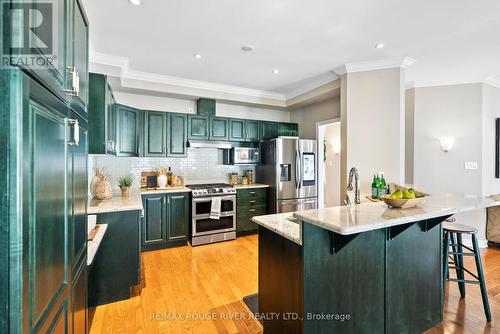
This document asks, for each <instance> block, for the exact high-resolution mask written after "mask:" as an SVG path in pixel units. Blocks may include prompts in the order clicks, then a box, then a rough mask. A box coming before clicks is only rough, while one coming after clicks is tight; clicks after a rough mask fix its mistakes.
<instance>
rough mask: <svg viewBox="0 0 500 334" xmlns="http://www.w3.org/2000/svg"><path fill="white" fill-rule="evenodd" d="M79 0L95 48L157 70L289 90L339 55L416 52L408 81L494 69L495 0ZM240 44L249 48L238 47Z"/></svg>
mask: <svg viewBox="0 0 500 334" xmlns="http://www.w3.org/2000/svg"><path fill="white" fill-rule="evenodd" d="M84 3H85V8H86V11H87V15H88V17H89V20H90V40H91V47H92V49H93V52H95V53H98V54H101V55H109V56H116V57H120V59H122V58H124V59H128V65H127V66H128V67H129V69H130V70H134V71H139V72H141V73H142V72H146V73H150V74H154V75H156V76H158V75H159V76H170V77H177V78H183V79H190V80H197V81H202V82H211V83H217V84H223V85H230V86H237V87H244V88H249V89H254V90H259V91H266V92H272V93H277V94H284V95H290V94H293V92H296V91H298V90H300V89H301V88H302V87H309V86H313V85H314V84H315V83H324V82H327V81H328V80H330V79H331V78H334V77H335V75H334V74H333V73H332V70H333V69H335V68H337V67H338V66H340V65H342V64H344V63H351V62H362V61H363V62H364V61H377V60H382V59H387V58H400V57H405V56H407V57H411V58H413V59H415V60H416V63H415V64H414V65H412V66H411V67H410V68H409V69H408V70H407V79H406V80H407V82H414V84H415V85H416V86H427V85H438V84H451V83H460V82H478V81H483V80H485V78H486V77H488V76H489V75H495V76H497V75H500V1H498V0H480V1H457V0H439V1H436V0H419V1H415V0H412V1H407V0H350V1H339V0H336V1H335V0H253V1H248V0H209V1H208V0H204V1H203V0H198V1H195V0H168V1H165V0H143V4H142V5H140V6H134V5H132V4H130V2H129V1H128V0H106V1H103V0H85V1H84ZM377 43H384V44H385V48H383V49H375V48H374V46H375V44H377ZM245 44H250V45H253V46H255V50H254V51H253V52H243V51H241V49H240V48H241V46H242V45H245ZM193 53H200V54H201V55H202V58H201V59H199V60H198V59H195V58H194V57H193V56H192V55H193ZM275 68H277V69H279V70H280V73H279V74H278V75H275V74H273V73H272V70H273V69H275Z"/></svg>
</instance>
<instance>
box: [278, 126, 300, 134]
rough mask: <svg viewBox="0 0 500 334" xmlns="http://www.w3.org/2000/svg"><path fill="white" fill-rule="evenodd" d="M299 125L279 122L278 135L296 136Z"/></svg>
mask: <svg viewBox="0 0 500 334" xmlns="http://www.w3.org/2000/svg"><path fill="white" fill-rule="evenodd" d="M298 135H299V125H298V124H296V123H280V124H279V129H278V136H294V137H296V136H298Z"/></svg>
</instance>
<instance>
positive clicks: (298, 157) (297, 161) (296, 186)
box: [295, 150, 300, 189]
mask: <svg viewBox="0 0 500 334" xmlns="http://www.w3.org/2000/svg"><path fill="white" fill-rule="evenodd" d="M299 163H300V156H299V150H295V188H296V189H299V187H300V185H299V182H300V176H299V175H300V169H299Z"/></svg>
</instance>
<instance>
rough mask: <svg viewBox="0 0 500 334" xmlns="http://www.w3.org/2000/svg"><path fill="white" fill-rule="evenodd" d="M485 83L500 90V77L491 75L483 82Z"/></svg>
mask: <svg viewBox="0 0 500 334" xmlns="http://www.w3.org/2000/svg"><path fill="white" fill-rule="evenodd" d="M483 82H484V83H486V84H488V85H491V86H493V87H496V88H500V75H493V74H492V75H490V76H488V77H487V78H486V79H484V81H483Z"/></svg>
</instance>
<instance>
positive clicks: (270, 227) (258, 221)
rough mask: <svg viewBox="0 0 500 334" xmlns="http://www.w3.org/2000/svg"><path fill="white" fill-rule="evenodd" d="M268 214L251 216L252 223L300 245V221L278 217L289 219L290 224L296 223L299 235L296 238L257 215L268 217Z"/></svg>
mask: <svg viewBox="0 0 500 334" xmlns="http://www.w3.org/2000/svg"><path fill="white" fill-rule="evenodd" d="M268 216H270V215H264V216H255V217H252V221H253V222H254V223H256V224H257V225H259V226H261V227H263V228H265V229H267V230H269V231H271V232H274V233H276V234H278V235H280V236H282V237H284V238H285V239H288V240H290V241H292V242H293V243H296V244H298V245H300V246H302V222H301V221H299V222H293V221H290V220H288V219H286V218H279V219H285V220H287V221H289V223H290V224H297V228H298V229H299V236H298V237H297V238H295V237H294V236H292V235H290V234H288V233H286V232H285V231H283V230H280V229H278V228H276V227H275V226H273V225H271V224H269V223H268V222H266V221H265V220H263V219H262V218H259V217H268Z"/></svg>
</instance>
